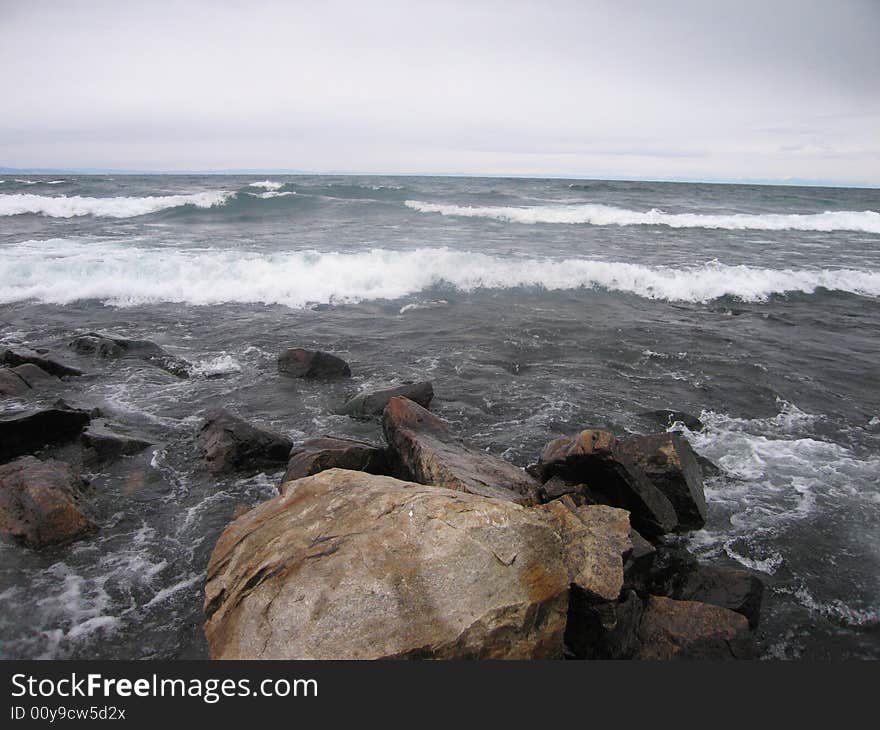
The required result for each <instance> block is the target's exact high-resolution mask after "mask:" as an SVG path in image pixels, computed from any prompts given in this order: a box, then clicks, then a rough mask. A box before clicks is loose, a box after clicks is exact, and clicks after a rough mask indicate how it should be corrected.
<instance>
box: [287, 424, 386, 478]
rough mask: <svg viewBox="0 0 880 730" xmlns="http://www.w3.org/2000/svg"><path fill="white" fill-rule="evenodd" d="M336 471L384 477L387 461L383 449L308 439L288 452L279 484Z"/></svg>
mask: <svg viewBox="0 0 880 730" xmlns="http://www.w3.org/2000/svg"><path fill="white" fill-rule="evenodd" d="M336 468H338V469H352V470H353V471H365V472H369V473H370V474H387V473H388V459H387V457H386V454H385V449H383V448H380V447H378V446H374V445H373V444H369V443H366V442H365V441H355V440H353V439H346V438H338V437H335V436H322V437H320V438H313V439H308V440H307V441H304V442H303V443H302V444H301V445H299V446H294V447H293V449H291V451H290V458H289V460H288V462H287V472H286V473H285V474H284V479H283V480H282V484H283V483H286V482H288V481H291V480H293V479H301V478H302V477H308V476H312V475H313V474H317V473H318V472H321V471H324V470H326V469H336ZM282 491H283V489H282Z"/></svg>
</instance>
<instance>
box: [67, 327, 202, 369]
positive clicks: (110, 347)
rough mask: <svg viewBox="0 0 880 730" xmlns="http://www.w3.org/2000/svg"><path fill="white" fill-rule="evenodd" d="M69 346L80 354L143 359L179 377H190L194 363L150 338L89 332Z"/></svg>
mask: <svg viewBox="0 0 880 730" xmlns="http://www.w3.org/2000/svg"><path fill="white" fill-rule="evenodd" d="M68 347H70V349H72V350H74V351H75V352H77V353H78V354H80V355H96V356H98V357H102V358H107V359H115V358H132V359H137V360H143V361H144V362H146V363H148V364H150V365H153V366H154V367H157V368H159V369H160V370H164V371H165V372H167V373H170V374H171V375H174V376H175V377H178V378H188V377H189V371H190V368H191V367H192V364H191V363H190V362H188V361H187V360H184V359H183V358H181V357H177V356H176V355H172V354H171V353H169V352H167V351H166V350H165V349H164V348H163V347H161V346H159V345H157V344H156V343H155V342H151V341H150V340H132V339H128V338H125V337H111V336H109V335H102V334H99V333H97V332H89V333H88V334H85V335H79V336H78V337H75V338H74V339H73V340H71V341H70V342H69V343H68Z"/></svg>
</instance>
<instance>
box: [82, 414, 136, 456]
mask: <svg viewBox="0 0 880 730" xmlns="http://www.w3.org/2000/svg"><path fill="white" fill-rule="evenodd" d="M82 442H83V447H84V454H83V455H84V458H85V461H86V462H88V463H103V462H108V461H113V460H114V459H119V458H121V457H123V456H132V455H133V454H138V453H140V452H141V451H143V450H144V449H148V448H149V447H150V446H152V445H153V444H152V443H151V442H150V441H147V440H146V439H144V438H141V437H140V436H134V435H131V434H128V433H124V432H123V430H122V428H121V427H120V426H114V425H110V424H108V423H106V422H103V423H95V422H92V423H91V424H90V425H89V426H88V428H86V430H85V431H83V434H82Z"/></svg>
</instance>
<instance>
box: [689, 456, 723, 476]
mask: <svg viewBox="0 0 880 730" xmlns="http://www.w3.org/2000/svg"><path fill="white" fill-rule="evenodd" d="M694 456H696V457H697V463H698V464H699V465H700V471H701V472H702V473H703V478H704V479H705V478H706V477H717V476H720V475H721V474H722V473H723V470H722V469H721V467H720V466H718V464H716V463H715V462H714V461H712V460H711V459H707V458H706V457H705V456H703V455H702V454H697V453H696V452H694Z"/></svg>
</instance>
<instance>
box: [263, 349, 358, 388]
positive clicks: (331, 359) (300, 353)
mask: <svg viewBox="0 0 880 730" xmlns="http://www.w3.org/2000/svg"><path fill="white" fill-rule="evenodd" d="M278 372H279V373H281V374H282V375H288V376H290V377H292V378H317V379H322V380H323V379H330V378H348V377H351V368H349V367H348V363H347V362H345V360H343V359H342V358H339V357H336V355H331V354H329V353H327V352H321V351H320V350H303V349H301V348H298V347H295V348H291V349H289V350H285V351H284V352H282V353H281V354H280V355H279V356H278Z"/></svg>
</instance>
